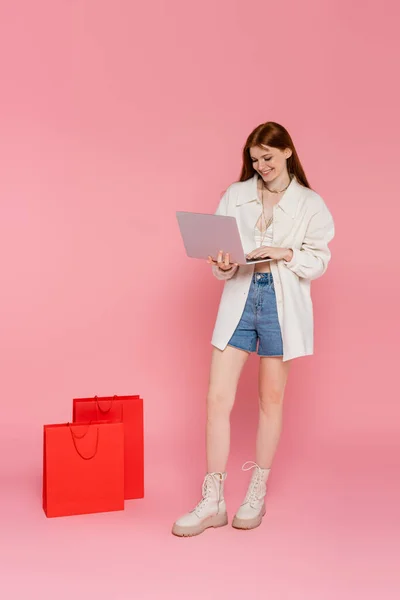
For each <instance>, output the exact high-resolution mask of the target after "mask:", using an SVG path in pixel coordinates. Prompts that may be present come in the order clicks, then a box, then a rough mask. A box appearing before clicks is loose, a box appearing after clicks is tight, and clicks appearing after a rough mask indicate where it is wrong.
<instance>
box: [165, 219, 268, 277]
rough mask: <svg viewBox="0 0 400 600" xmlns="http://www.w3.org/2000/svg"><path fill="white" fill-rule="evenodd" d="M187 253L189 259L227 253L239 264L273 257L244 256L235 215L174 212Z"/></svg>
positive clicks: (264, 260) (266, 260) (231, 260)
mask: <svg viewBox="0 0 400 600" xmlns="http://www.w3.org/2000/svg"><path fill="white" fill-rule="evenodd" d="M176 217H177V219H178V224H179V228H180V231H181V235H182V239H183V243H184V246H185V249H186V254H187V255H188V256H190V257H191V258H202V259H205V260H207V258H208V257H209V256H211V257H212V258H213V259H214V260H216V259H217V256H218V252H219V251H220V250H223V252H225V253H226V252H229V258H230V262H232V263H238V264H239V265H252V264H254V263H260V262H269V261H271V260H272V258H260V259H252V260H248V259H247V258H246V256H245V253H244V250H243V246H242V242H241V240H240V234H239V229H238V226H237V222H236V219H235V217H226V216H224V215H208V214H203V213H192V212H183V211H177V213H176Z"/></svg>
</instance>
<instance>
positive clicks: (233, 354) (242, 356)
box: [206, 346, 249, 473]
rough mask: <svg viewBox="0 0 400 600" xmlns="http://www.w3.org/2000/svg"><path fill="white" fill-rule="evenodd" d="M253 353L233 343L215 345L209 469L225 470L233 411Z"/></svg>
mask: <svg viewBox="0 0 400 600" xmlns="http://www.w3.org/2000/svg"><path fill="white" fill-rule="evenodd" d="M248 357H249V353H248V352H245V351H244V350H239V349H238V348H233V347H232V346H227V347H226V348H225V350H223V351H221V350H219V349H218V348H215V347H213V350H212V356H211V368H210V382H209V388H208V394H207V427H206V436H207V470H208V472H209V473H215V472H219V473H223V472H224V471H225V468H226V463H227V461H228V456H229V447H230V414H231V411H232V408H233V405H234V402H235V396H236V389H237V384H238V382H239V377H240V374H241V372H242V369H243V367H244V365H245V363H246V361H247V359H248Z"/></svg>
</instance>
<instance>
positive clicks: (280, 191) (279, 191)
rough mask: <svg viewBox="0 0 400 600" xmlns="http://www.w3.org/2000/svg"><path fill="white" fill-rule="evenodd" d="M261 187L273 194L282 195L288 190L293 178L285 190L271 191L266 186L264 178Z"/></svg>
mask: <svg viewBox="0 0 400 600" xmlns="http://www.w3.org/2000/svg"><path fill="white" fill-rule="evenodd" d="M260 179H261V185H262V187H263V188H264V189H266V190H268V191H269V192H271V194H282V192H284V191H285V190H287V189H288V187H289V185H290V184H291V182H292V178H290V179H289V183H288V184H287V186H286V187H285V188H283V190H270V189H269V187H268V186H267V185H266V184H265V182H264V180H263V178H262V177H261V178H260Z"/></svg>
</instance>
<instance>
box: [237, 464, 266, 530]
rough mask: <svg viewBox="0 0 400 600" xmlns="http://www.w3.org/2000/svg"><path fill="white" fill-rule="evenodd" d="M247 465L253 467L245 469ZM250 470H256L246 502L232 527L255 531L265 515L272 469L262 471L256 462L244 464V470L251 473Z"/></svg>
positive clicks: (238, 512)
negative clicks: (265, 501)
mask: <svg viewBox="0 0 400 600" xmlns="http://www.w3.org/2000/svg"><path fill="white" fill-rule="evenodd" d="M247 464H250V465H251V466H250V467H247V468H245V466H246V465H247ZM250 469H255V471H253V474H252V477H251V480H250V484H249V488H248V490H247V494H246V497H245V499H244V502H243V504H242V505H241V507H240V508H239V510H238V511H237V513H236V515H235V517H234V519H233V521H232V527H235V528H236V529H254V528H255V527H258V526H259V525H261V521H262V518H263V516H264V515H265V503H264V498H265V494H266V491H267V479H268V475H269V472H270V469H261V467H259V466H258V465H257V463H254V462H247V463H244V465H243V467H242V470H243V471H249V470H250Z"/></svg>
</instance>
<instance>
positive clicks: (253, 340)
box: [228, 273, 283, 356]
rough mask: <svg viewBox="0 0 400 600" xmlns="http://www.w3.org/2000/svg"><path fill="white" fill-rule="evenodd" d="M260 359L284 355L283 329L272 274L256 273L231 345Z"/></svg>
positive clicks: (229, 343)
mask: <svg viewBox="0 0 400 600" xmlns="http://www.w3.org/2000/svg"><path fill="white" fill-rule="evenodd" d="M257 341H258V342H259V344H258V352H257V354H258V355H259V356H282V355H283V344H282V335H281V328H280V325H279V321H278V312H277V308H276V297H275V287H274V280H273V277H272V273H254V275H253V278H252V281H251V284H250V290H249V295H248V297H247V301H246V305H245V307H244V311H243V314H242V316H241V319H240V321H239V324H238V326H237V327H236V329H235V332H234V334H233V336H232V337H231V339H230V340H229V342H228V345H229V346H234V347H235V348H240V349H241V350H246V352H255V351H256V349H257Z"/></svg>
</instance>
